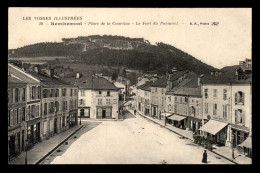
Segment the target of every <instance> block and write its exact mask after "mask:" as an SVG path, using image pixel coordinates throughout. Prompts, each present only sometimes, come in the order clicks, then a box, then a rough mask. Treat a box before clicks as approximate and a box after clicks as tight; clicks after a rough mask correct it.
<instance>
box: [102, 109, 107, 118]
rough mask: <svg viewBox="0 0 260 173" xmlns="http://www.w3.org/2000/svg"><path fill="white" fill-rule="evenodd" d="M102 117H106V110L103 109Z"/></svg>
mask: <svg viewBox="0 0 260 173" xmlns="http://www.w3.org/2000/svg"><path fill="white" fill-rule="evenodd" d="M102 118H106V110H105V109H102Z"/></svg>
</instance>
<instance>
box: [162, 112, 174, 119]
mask: <svg viewBox="0 0 260 173" xmlns="http://www.w3.org/2000/svg"><path fill="white" fill-rule="evenodd" d="M162 115H164V116H165V117H167V118H168V117H170V116H172V115H173V113H168V112H166V113H162Z"/></svg>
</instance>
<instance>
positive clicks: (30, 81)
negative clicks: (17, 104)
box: [8, 63, 42, 145]
mask: <svg viewBox="0 0 260 173" xmlns="http://www.w3.org/2000/svg"><path fill="white" fill-rule="evenodd" d="M8 73H9V74H10V75H11V76H12V77H15V78H17V79H19V80H22V81H24V82H26V83H27V85H26V109H25V115H26V116H25V121H26V126H27V127H26V128H27V129H26V131H25V135H24V136H25V139H28V145H34V144H35V143H37V142H40V141H41V138H42V136H41V114H40V112H41V86H40V80H38V79H37V78H35V77H33V76H32V75H30V74H28V73H26V72H24V71H23V70H21V69H20V68H18V67H16V66H14V65H12V64H9V63H8Z"/></svg>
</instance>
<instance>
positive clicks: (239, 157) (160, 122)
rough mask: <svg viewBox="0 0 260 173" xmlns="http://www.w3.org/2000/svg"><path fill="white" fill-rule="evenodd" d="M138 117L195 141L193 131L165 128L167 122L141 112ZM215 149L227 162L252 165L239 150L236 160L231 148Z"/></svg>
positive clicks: (214, 151)
mask: <svg viewBox="0 0 260 173" xmlns="http://www.w3.org/2000/svg"><path fill="white" fill-rule="evenodd" d="M127 110H128V111H129V112H131V113H132V114H133V115H134V110H130V109H127ZM136 113H137V114H138V115H140V116H142V117H144V118H146V119H148V120H150V121H152V122H154V123H156V124H158V125H160V126H161V127H164V128H166V129H169V130H170V131H172V132H174V133H176V134H178V135H180V136H182V137H184V138H187V139H189V140H191V141H193V134H192V132H191V131H188V130H183V129H179V128H177V127H174V126H172V125H170V124H166V126H165V124H164V123H165V122H164V120H158V119H154V118H152V117H149V116H145V115H143V114H142V113H140V112H138V111H137V112H136ZM213 147H214V149H213V150H212V151H211V152H213V153H215V154H217V155H219V156H222V157H224V158H226V159H227V160H230V161H231V162H234V163H237V164H252V159H251V158H249V157H246V156H245V155H244V154H241V153H239V152H238V151H237V150H235V151H234V155H235V159H233V158H232V150H231V148H230V147H217V146H215V145H214V146H213Z"/></svg>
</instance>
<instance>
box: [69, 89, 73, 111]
mask: <svg viewBox="0 0 260 173" xmlns="http://www.w3.org/2000/svg"><path fill="white" fill-rule="evenodd" d="M71 91H72V90H71ZM70 109H73V102H72V100H70Z"/></svg>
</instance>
